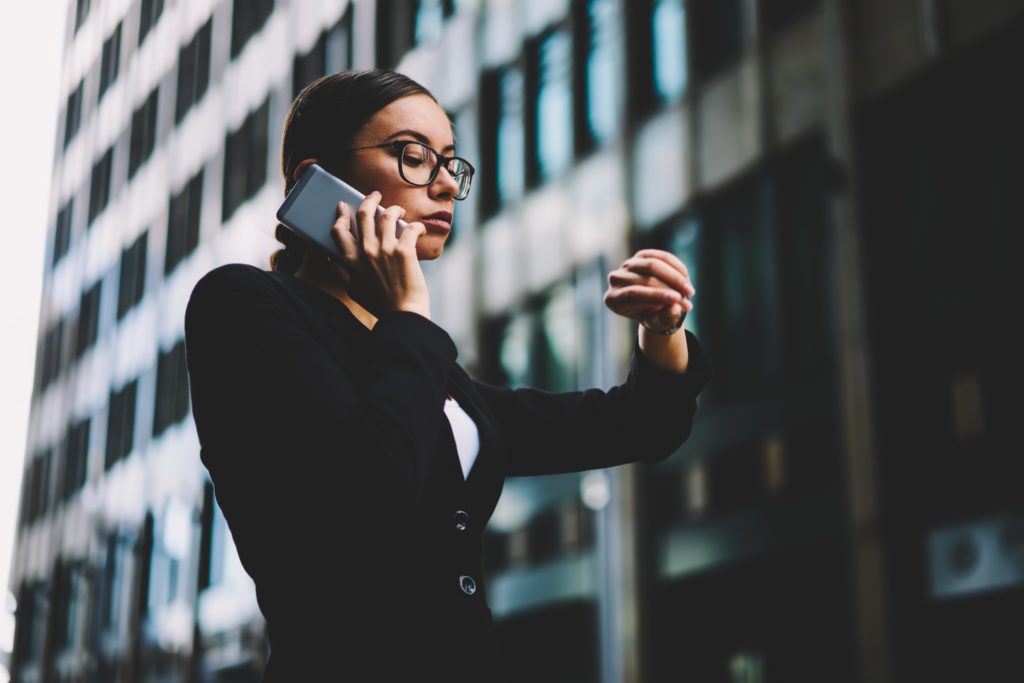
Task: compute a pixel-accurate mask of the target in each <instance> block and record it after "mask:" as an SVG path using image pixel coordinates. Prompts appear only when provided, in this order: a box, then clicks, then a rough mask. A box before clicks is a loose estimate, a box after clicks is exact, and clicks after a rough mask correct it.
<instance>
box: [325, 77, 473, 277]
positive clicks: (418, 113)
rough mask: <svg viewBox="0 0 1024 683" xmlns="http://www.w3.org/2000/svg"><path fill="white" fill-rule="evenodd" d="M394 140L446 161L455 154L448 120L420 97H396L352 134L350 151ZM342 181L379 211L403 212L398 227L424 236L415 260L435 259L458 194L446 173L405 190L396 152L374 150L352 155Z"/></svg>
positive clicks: (452, 181) (449, 225) (420, 239)
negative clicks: (409, 226) (415, 226)
mask: <svg viewBox="0 0 1024 683" xmlns="http://www.w3.org/2000/svg"><path fill="white" fill-rule="evenodd" d="M398 140H412V141H417V142H422V143H424V144H426V145H428V146H429V147H433V148H434V149H435V150H437V151H438V152H440V153H441V154H444V155H447V156H452V155H454V154H455V140H454V136H453V134H452V126H451V123H450V122H449V120H448V116H447V114H445V112H444V110H443V109H441V107H440V106H438V104H437V103H436V102H435V101H434V100H433V99H431V98H430V97H428V96H426V95H410V96H407V97H402V98H400V99H397V100H395V101H394V102H392V103H391V104H389V105H388V106H386V107H384V108H383V109H381V110H380V111H378V112H377V113H376V114H374V116H373V118H371V119H370V120H369V121H368V122H367V123H366V125H364V126H363V127H362V128H361V129H360V130H359V132H358V133H357V134H356V137H355V139H354V140H353V141H352V147H353V148H357V147H369V146H370V145H379V144H381V143H383V142H394V141H398ZM342 178H343V179H344V180H346V181H347V182H348V183H349V184H351V185H352V186H353V187H355V188H356V189H357V190H359V191H360V192H362V193H363V194H369V193H370V192H373V191H374V190H377V191H378V192H380V193H381V206H384V207H388V206H392V205H394V204H397V205H398V206H401V207H402V208H404V209H405V211H406V213H405V216H404V217H403V220H404V221H406V222H412V221H421V222H422V223H423V225H424V226H425V227H426V229H427V230H426V232H425V233H424V234H423V235H422V236H421V237H420V238H419V240H418V241H417V243H416V253H417V255H418V256H419V258H420V259H421V260H429V259H435V258H437V257H438V256H440V255H441V252H442V251H444V243H445V241H447V239H448V235H449V233H450V232H451V223H452V214H453V212H454V210H455V193H456V191H457V190H458V184H457V183H456V182H455V181H454V180H453V179H452V177H451V175H449V173H448V170H447V169H445V168H443V167H442V168H441V169H439V170H438V172H437V177H436V178H434V181H433V182H432V183H431V184H430V185H424V186H416V185H410V184H409V183H407V182H405V181H404V180H402V176H401V175H399V172H398V156H397V152H396V150H395V149H394V148H393V147H378V148H375V149H364V150H360V151H357V152H352V153H351V158H350V159H349V161H348V164H347V166H346V168H345V169H344V175H343V176H342Z"/></svg>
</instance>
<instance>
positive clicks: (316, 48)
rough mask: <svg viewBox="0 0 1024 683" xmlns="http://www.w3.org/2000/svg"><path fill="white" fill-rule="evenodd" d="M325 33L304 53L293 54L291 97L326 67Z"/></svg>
mask: <svg viewBox="0 0 1024 683" xmlns="http://www.w3.org/2000/svg"><path fill="white" fill-rule="evenodd" d="M326 37H327V34H326V33H322V34H320V38H319V39H318V40H317V41H316V44H315V45H313V47H311V48H310V49H309V52H307V53H305V54H300V55H295V60H294V61H293V62H292V98H293V99H294V98H295V97H297V96H298V94H299V93H300V92H301V91H302V89H303V88H305V87H306V86H307V85H309V84H310V83H312V82H313V81H315V80H316V79H318V78H320V77H321V76H323V75H324V73H326V69H327V45H326V42H327V41H326Z"/></svg>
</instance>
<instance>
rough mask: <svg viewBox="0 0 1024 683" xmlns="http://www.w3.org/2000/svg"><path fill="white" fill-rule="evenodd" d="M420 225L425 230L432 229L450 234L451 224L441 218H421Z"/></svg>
mask: <svg viewBox="0 0 1024 683" xmlns="http://www.w3.org/2000/svg"><path fill="white" fill-rule="evenodd" d="M420 223H423V226H424V227H426V228H433V229H434V230H440V231H442V232H451V229H452V224H451V223H450V222H449V221H446V220H444V219H442V218H421V219H420Z"/></svg>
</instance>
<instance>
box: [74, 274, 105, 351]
mask: <svg viewBox="0 0 1024 683" xmlns="http://www.w3.org/2000/svg"><path fill="white" fill-rule="evenodd" d="M102 284H103V281H102V280H101V281H99V282H97V283H96V284H94V285H93V286H92V287H90V288H89V289H88V291H85V292H83V293H82V298H81V299H80V301H79V305H78V330H77V334H76V335H75V358H81V357H82V355H83V354H84V353H85V352H86V351H87V350H88V349H89V348H90V347H91V346H92V345H93V344H95V343H96V337H97V336H98V334H99V328H100V285H102Z"/></svg>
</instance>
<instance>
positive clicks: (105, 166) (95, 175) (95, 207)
mask: <svg viewBox="0 0 1024 683" xmlns="http://www.w3.org/2000/svg"><path fill="white" fill-rule="evenodd" d="M113 165H114V147H113V145H111V146H110V149H108V150H107V151H106V153H105V154H104V155H103V156H102V157H100V159H99V161H97V162H96V163H95V164H93V167H92V177H91V179H90V181H89V222H88V225H92V222H93V220H94V219H95V218H96V216H98V215H100V213H101V212H102V211H103V209H105V208H107V203H108V202H109V201H110V182H111V170H112V168H113Z"/></svg>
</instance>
